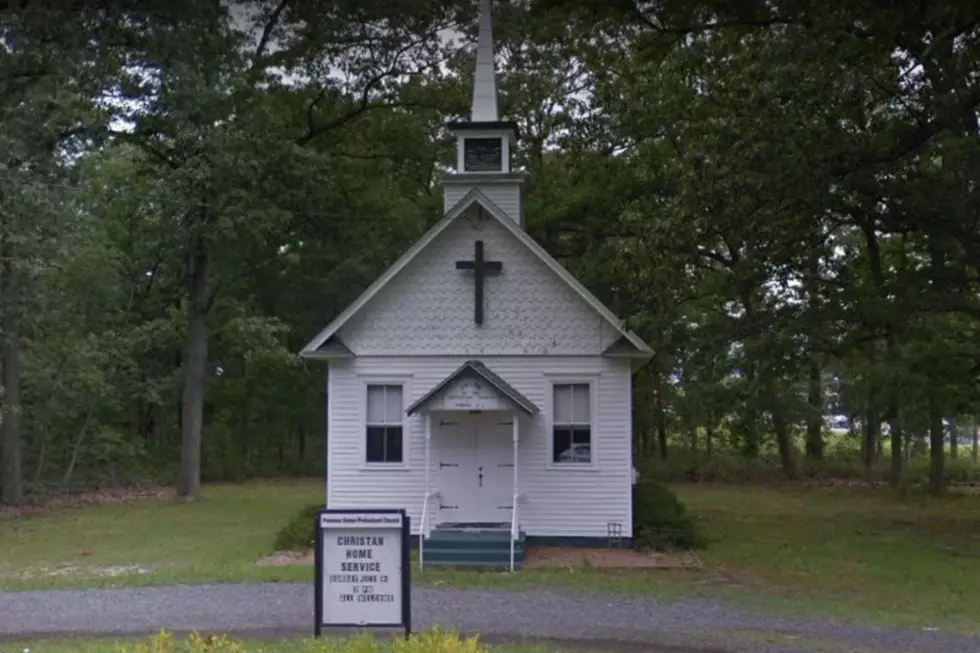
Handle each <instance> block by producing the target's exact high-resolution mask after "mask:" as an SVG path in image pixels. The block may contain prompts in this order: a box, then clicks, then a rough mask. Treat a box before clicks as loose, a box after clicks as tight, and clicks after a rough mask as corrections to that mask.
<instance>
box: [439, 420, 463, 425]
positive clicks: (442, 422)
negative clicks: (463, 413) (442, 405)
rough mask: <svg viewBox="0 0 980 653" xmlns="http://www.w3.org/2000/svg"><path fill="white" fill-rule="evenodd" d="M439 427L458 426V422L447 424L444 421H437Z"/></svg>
mask: <svg viewBox="0 0 980 653" xmlns="http://www.w3.org/2000/svg"><path fill="white" fill-rule="evenodd" d="M439 426H459V422H447V421H446V420H444V419H441V420H439Z"/></svg>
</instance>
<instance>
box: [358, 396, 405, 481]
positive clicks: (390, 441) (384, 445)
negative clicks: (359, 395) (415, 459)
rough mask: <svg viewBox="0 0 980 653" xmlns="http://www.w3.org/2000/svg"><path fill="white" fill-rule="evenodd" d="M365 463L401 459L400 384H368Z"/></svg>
mask: <svg viewBox="0 0 980 653" xmlns="http://www.w3.org/2000/svg"><path fill="white" fill-rule="evenodd" d="M367 462H369V463H400V462H402V387H401V386H400V385H369V386H368V387H367Z"/></svg>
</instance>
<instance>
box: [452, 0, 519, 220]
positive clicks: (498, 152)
mask: <svg viewBox="0 0 980 653" xmlns="http://www.w3.org/2000/svg"><path fill="white" fill-rule="evenodd" d="M490 12H491V0H480V21H479V25H480V33H479V37H478V38H477V47H476V70H475V71H474V73H473V107H472V112H471V114H470V119H469V120H462V121H460V122H452V123H450V124H449V129H450V130H451V131H452V132H453V134H454V135H455V136H456V166H455V170H454V171H453V172H450V173H447V174H446V176H445V177H443V180H442V182H443V194H444V198H445V206H446V209H445V210H446V211H449V210H450V209H452V207H454V206H456V204H457V202H459V201H461V200H462V199H463V198H464V197H465V196H466V194H467V193H468V192H470V191H472V190H479V191H480V193H482V194H483V196H485V197H486V199H488V200H489V201H490V202H492V203H493V204H494V205H495V206H496V207H497V208H498V209H500V210H501V211H502V212H504V213H506V214H507V216H508V217H510V218H511V219H512V220H514V222H516V223H517V224H518V225H519V226H523V225H524V182H525V177H526V174H525V173H523V172H518V171H515V170H513V169H512V168H511V163H512V159H513V153H514V152H515V150H516V148H517V139H518V136H519V134H518V131H517V123H516V122H514V121H506V120H501V119H500V113H499V111H498V110H497V81H496V79H495V77H496V73H495V71H494V65H493V28H492V27H491V17H490Z"/></svg>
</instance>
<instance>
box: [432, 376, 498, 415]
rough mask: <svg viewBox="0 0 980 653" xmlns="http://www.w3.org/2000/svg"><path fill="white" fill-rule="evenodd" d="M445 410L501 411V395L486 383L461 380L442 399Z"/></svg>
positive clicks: (468, 379)
mask: <svg viewBox="0 0 980 653" xmlns="http://www.w3.org/2000/svg"><path fill="white" fill-rule="evenodd" d="M442 408H443V410H500V409H501V408H503V404H502V402H501V400H500V395H498V394H497V391H496V390H495V389H494V388H493V387H492V386H491V385H490V384H489V383H487V382H486V381H483V380H477V379H472V378H466V379H461V380H459V381H457V382H456V383H454V384H453V385H451V386H450V387H449V389H448V390H447V391H446V394H445V395H444V396H443V399H442Z"/></svg>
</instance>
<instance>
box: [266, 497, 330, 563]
mask: <svg viewBox="0 0 980 653" xmlns="http://www.w3.org/2000/svg"><path fill="white" fill-rule="evenodd" d="M322 507H323V505H322V504H319V503H314V504H311V505H308V506H304V507H303V509H302V510H300V511H299V512H298V513H296V514H295V515H293V516H292V518H290V520H289V521H288V522H286V525H285V526H283V527H282V528H281V529H280V530H279V532H278V533H276V540H275V542H274V544H273V547H274V548H275V550H276V551H306V550H307V549H312V548H313V533H314V531H315V525H316V524H315V520H316V511H317V510H319V509H320V508H322Z"/></svg>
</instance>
